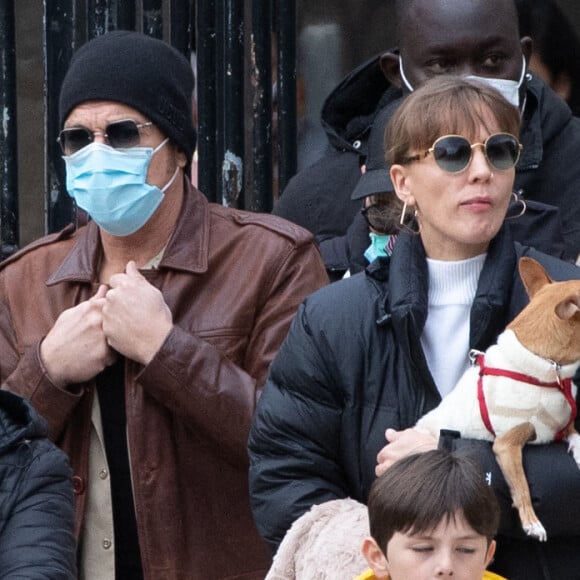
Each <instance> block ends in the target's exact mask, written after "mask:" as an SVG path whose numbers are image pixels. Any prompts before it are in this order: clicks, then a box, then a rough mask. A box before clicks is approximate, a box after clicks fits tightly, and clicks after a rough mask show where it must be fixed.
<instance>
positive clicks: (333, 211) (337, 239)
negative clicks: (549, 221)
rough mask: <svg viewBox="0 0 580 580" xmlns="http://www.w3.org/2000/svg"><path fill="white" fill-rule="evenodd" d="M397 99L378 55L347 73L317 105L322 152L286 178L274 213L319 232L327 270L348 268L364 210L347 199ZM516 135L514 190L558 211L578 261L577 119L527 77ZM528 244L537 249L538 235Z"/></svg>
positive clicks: (568, 244)
mask: <svg viewBox="0 0 580 580" xmlns="http://www.w3.org/2000/svg"><path fill="white" fill-rule="evenodd" d="M401 96H402V93H401V91H400V90H399V89H396V88H394V87H392V86H390V85H389V82H388V81H387V80H386V79H385V77H384V76H383V74H382V72H381V70H380V66H379V57H378V56H376V57H374V58H372V59H371V60H369V61H367V62H366V63H364V64H362V65H361V66H360V67H358V68H357V69H355V70H354V71H353V72H352V73H350V74H349V75H348V76H347V77H346V78H345V79H344V80H343V81H342V82H341V83H340V84H339V85H338V86H337V88H336V89H335V90H334V91H333V92H332V93H331V94H330V95H329V97H328V98H327V100H326V102H325V104H324V106H323V109H322V125H323V127H324V129H325V131H326V134H327V137H328V141H329V146H328V148H327V152H326V153H325V155H324V156H323V157H322V158H321V159H320V160H319V161H317V162H316V163H314V164H313V165H311V166H310V167H308V168H306V169H304V170H303V171H301V172H300V173H298V174H297V175H296V176H294V177H293V178H292V179H291V180H290V182H289V183H288V185H287V187H286V188H285V190H284V191H283V193H282V196H281V197H280V199H279V201H278V203H277V205H276V206H275V207H274V211H273V213H275V214H277V215H280V216H282V217H285V218H286V219H289V220H291V221H293V222H295V223H297V224H299V225H301V226H303V227H305V228H307V229H308V230H310V231H311V232H312V233H313V234H314V235H315V236H316V237H317V239H318V241H319V242H320V247H321V251H322V254H323V258H324V261H325V263H326V265H327V268H328V269H329V270H338V271H341V270H342V271H344V270H346V269H347V267H348V246H349V244H348V240H347V239H345V236H346V235H347V230H348V228H349V226H350V224H351V223H352V221H353V218H354V216H355V214H356V213H357V212H358V211H359V210H360V208H361V202H360V200H356V201H353V200H351V198H350V196H351V194H352V191H353V189H354V187H355V185H356V184H357V182H358V179H359V177H360V165H361V163H363V162H364V159H365V156H366V154H367V140H368V136H369V133H370V129H371V126H372V123H373V121H374V119H375V117H376V116H377V114H378V112H379V111H380V110H381V109H382V108H383V107H384V106H386V105H388V104H390V103H393V102H394V101H396V100H397V99H400V98H401ZM520 140H521V142H522V144H523V145H524V150H523V151H522V155H521V157H520V160H519V162H518V165H517V167H516V178H515V184H514V189H515V190H516V191H519V192H521V195H522V196H523V197H524V199H531V200H535V201H540V202H543V203H546V204H550V205H554V206H557V207H558V208H560V213H561V218H562V223H563V232H562V233H563V236H564V240H565V242H566V247H567V251H566V258H570V259H575V258H576V256H577V255H578V254H579V253H580V163H579V162H578V159H579V156H580V119H578V118H576V117H573V116H572V113H571V111H570V108H569V107H568V105H566V103H565V102H564V101H563V100H562V99H561V98H560V97H558V96H557V95H556V94H555V93H554V92H553V91H552V90H551V89H550V88H549V87H548V86H547V85H546V83H544V82H543V81H542V80H541V79H539V78H537V77H532V78H531V80H529V81H528V82H527V93H526V104H525V108H524V114H523V119H522V129H521V133H520ZM528 231H529V230H528ZM521 241H523V240H521ZM525 241H526V242H527V243H532V244H533V245H534V246H535V247H538V244H537V243H536V242H535V240H534V241H533V242H530V240H525Z"/></svg>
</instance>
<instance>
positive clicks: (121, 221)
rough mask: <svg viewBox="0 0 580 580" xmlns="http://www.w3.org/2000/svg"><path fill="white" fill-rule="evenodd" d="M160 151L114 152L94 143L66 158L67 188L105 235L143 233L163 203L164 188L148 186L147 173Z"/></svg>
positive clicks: (101, 144) (116, 150)
mask: <svg viewBox="0 0 580 580" xmlns="http://www.w3.org/2000/svg"><path fill="white" fill-rule="evenodd" d="M167 141H168V139H165V140H164V141H163V142H162V143H161V144H160V145H159V146H158V147H156V148H155V149H153V148H152V147H131V148H130V149H114V148H113V147H110V146H109V145H105V144H103V143H91V144H90V145H87V146H86V147H83V148H82V149H81V150H80V151H77V152H76V153H74V154H73V155H65V156H64V157H63V159H64V160H65V163H66V187H67V190H68V193H69V195H70V196H71V197H72V198H73V199H74V200H75V201H76V204H77V205H78V206H79V207H80V208H82V209H83V210H85V211H86V212H87V213H88V214H89V215H90V216H91V218H92V219H93V220H94V221H95V222H96V223H97V224H98V225H99V226H100V227H101V228H102V229H103V230H105V231H106V232H108V233H110V234H112V235H114V236H129V235H131V234H133V233H135V232H136V231H137V230H139V229H141V228H142V227H143V226H144V225H145V224H146V223H147V221H149V218H150V217H151V216H152V215H153V214H154V213H155V210H156V209H157V208H158V207H159V204H160V203H161V202H162V200H163V192H165V191H166V190H167V188H168V187H169V186H170V185H171V184H172V183H173V181H174V180H175V178H176V177H177V174H178V173H179V167H177V168H176V170H175V173H174V174H173V177H172V178H171V179H170V180H169V182H168V183H167V184H166V185H165V186H164V187H163V188H162V189H159V188H158V187H157V186H155V185H149V184H148V183H147V181H146V179H147V170H148V169H149V163H150V162H151V158H152V157H153V155H154V154H155V153H156V152H157V151H159V149H161V147H163V146H164V145H165V144H166V143H167Z"/></svg>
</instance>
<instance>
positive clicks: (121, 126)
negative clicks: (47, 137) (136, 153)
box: [57, 119, 153, 155]
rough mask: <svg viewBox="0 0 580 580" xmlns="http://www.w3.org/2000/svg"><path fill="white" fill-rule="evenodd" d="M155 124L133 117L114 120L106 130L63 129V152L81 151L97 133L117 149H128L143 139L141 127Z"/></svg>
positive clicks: (60, 136) (60, 139) (68, 153)
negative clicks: (136, 119)
mask: <svg viewBox="0 0 580 580" xmlns="http://www.w3.org/2000/svg"><path fill="white" fill-rule="evenodd" d="M150 125H153V123H152V122H151V121H148V122H147V123H137V122H136V121H133V120H132V119H125V120H123V121H114V122H113V123H109V124H108V125H107V126H106V127H105V132H104V133H101V132H100V131H89V129H87V128H86V127H72V128H70V129H63V130H62V131H61V132H60V135H59V136H58V139H57V141H58V142H59V143H60V147H61V149H62V152H63V153H64V154H65V155H72V154H73V153H76V152H77V151H80V150H81V149H82V148H83V147H86V146H87V145H90V144H91V143H92V142H93V141H94V140H95V135H102V136H103V137H104V138H105V139H106V140H107V143H108V144H109V145H110V146H111V147H113V148H115V149H128V148H129V147H135V146H137V145H139V142H140V140H141V138H140V135H139V129H141V128H142V127H149V126H150Z"/></svg>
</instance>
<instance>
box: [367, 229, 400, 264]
mask: <svg viewBox="0 0 580 580" xmlns="http://www.w3.org/2000/svg"><path fill="white" fill-rule="evenodd" d="M369 237H370V239H371V245H370V246H369V247H368V248H367V249H366V250H365V253H364V257H365V258H366V259H367V260H368V261H369V262H372V261H374V260H376V259H377V258H386V257H387V256H390V255H391V254H392V253H393V246H394V244H395V240H396V239H397V236H394V235H391V234H375V233H374V232H370V233H369Z"/></svg>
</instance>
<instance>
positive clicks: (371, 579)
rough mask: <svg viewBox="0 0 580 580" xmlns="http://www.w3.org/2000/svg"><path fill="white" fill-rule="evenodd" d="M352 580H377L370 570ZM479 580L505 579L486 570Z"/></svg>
mask: <svg viewBox="0 0 580 580" xmlns="http://www.w3.org/2000/svg"><path fill="white" fill-rule="evenodd" d="M354 580H377V578H376V576H375V575H374V574H373V571H372V570H367V571H366V572H363V573H362V574H361V575H360V576H357V577H356V578H354ZM481 580H506V578H504V577H503V576H498V575H497V574H494V573H493V572H489V571H487V570H486V571H485V572H484V573H483V576H482V577H481Z"/></svg>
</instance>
